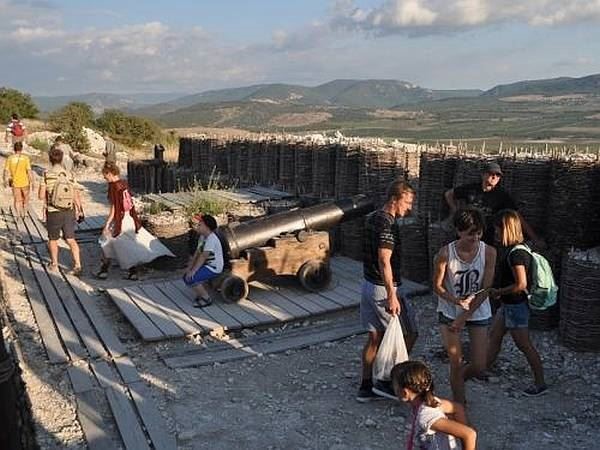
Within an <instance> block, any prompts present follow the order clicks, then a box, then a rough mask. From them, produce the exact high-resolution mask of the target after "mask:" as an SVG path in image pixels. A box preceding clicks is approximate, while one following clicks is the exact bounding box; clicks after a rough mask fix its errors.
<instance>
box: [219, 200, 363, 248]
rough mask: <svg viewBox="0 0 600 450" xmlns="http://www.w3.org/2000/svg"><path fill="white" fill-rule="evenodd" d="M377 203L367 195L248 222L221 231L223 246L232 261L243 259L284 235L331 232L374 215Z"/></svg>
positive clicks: (223, 228)
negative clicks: (245, 253)
mask: <svg viewBox="0 0 600 450" xmlns="http://www.w3.org/2000/svg"><path fill="white" fill-rule="evenodd" d="M373 209H374V205H373V202H372V201H371V200H370V199H368V198H367V196H365V195H355V196H354V197H350V198H345V199H342V200H337V201H334V202H327V203H322V204H319V205H315V206H310V207H308V208H298V209H294V210H291V211H285V212H281V213H278V214H273V215H272V216H269V217H263V218H258V219H254V220H251V221H248V222H244V223H242V224H240V225H238V226H237V227H235V228H230V227H228V226H226V227H222V228H220V229H219V232H218V234H219V236H220V238H221V242H222V243H223V244H224V246H225V251H226V253H227V256H228V257H229V258H239V256H240V253H241V252H242V251H243V250H246V249H248V248H252V247H260V246H262V245H265V244H266V243H267V242H268V241H269V240H270V239H273V238H274V237H276V236H279V235H280V234H283V233H294V232H297V231H302V230H307V231H312V230H314V231H319V230H327V229H329V228H331V227H333V226H335V225H337V224H338V223H340V222H343V221H346V220H351V219H354V218H357V217H360V216H363V215H365V214H367V213H369V212H371V211H373Z"/></svg>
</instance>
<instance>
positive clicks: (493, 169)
mask: <svg viewBox="0 0 600 450" xmlns="http://www.w3.org/2000/svg"><path fill="white" fill-rule="evenodd" d="M502 175H503V173H502V168H501V167H500V165H499V164H498V163H496V162H490V163H488V164H486V165H485V167H484V169H483V172H482V173H481V182H478V183H469V184H463V185H461V186H457V187H455V188H454V189H450V190H448V191H446V193H445V194H444V197H445V198H446V202H447V203H448V206H449V207H450V214H454V213H455V212H456V210H457V209H458V207H459V206H473V207H475V208H477V209H479V210H481V212H482V213H483V215H484V217H485V220H486V229H485V232H484V233H483V237H482V240H483V241H484V242H485V243H486V244H489V245H494V244H495V243H494V226H493V217H494V215H495V214H496V213H497V212H498V211H502V210H503V209H513V210H517V206H516V203H515V201H514V199H513V198H512V196H511V195H510V194H509V193H508V192H507V191H506V190H505V189H504V188H503V187H502V186H500V180H501V179H502ZM520 217H521V224H522V226H523V231H525V234H526V235H527V236H529V238H530V239H532V240H533V241H534V243H536V244H537V245H539V246H541V247H543V246H544V244H543V242H542V241H541V240H540V239H539V238H538V237H537V235H536V234H535V232H534V231H533V229H532V228H531V227H530V226H529V224H528V223H527V222H526V221H525V219H523V216H520Z"/></svg>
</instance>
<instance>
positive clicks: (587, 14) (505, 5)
mask: <svg viewBox="0 0 600 450" xmlns="http://www.w3.org/2000/svg"><path fill="white" fill-rule="evenodd" d="M582 21H600V0H385V1H384V2H383V3H382V4H381V5H380V6H377V7H373V8H368V9H365V8H360V7H358V6H356V3H355V2H354V1H353V0H338V1H336V2H335V4H334V17H333V20H332V24H333V25H334V26H337V27H341V28H347V29H359V30H363V31H368V32H373V33H376V34H408V35H417V34H419V35H421V34H436V33H446V32H456V31H462V30H467V29H471V28H475V27H482V26H486V25H493V24H498V23H524V24H528V25H532V26H557V25H564V24H572V23H577V22H582Z"/></svg>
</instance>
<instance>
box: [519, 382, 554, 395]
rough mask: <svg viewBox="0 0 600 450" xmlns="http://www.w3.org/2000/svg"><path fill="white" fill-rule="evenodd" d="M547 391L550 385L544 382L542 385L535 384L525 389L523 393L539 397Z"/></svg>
mask: <svg viewBox="0 0 600 450" xmlns="http://www.w3.org/2000/svg"><path fill="white" fill-rule="evenodd" d="M546 392H548V386H547V385H546V384H542V385H541V386H536V385H533V386H531V387H528V388H527V389H525V390H524V391H523V395H525V396H526V397H538V396H540V395H544V394H545V393H546Z"/></svg>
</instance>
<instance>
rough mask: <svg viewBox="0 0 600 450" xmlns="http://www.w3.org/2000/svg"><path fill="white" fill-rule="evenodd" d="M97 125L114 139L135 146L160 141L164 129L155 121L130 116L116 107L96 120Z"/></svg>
mask: <svg viewBox="0 0 600 450" xmlns="http://www.w3.org/2000/svg"><path fill="white" fill-rule="evenodd" d="M96 126H97V127H98V129H100V130H101V131H103V132H105V133H108V134H109V135H110V136H111V137H112V138H113V139H115V140H117V141H119V142H122V143H123V144H125V145H129V146H134V147H136V146H141V145H143V144H144V143H147V142H158V141H160V140H161V137H162V130H161V128H160V127H159V126H158V125H157V124H156V123H155V122H154V121H152V120H150V119H146V118H144V117H137V116H130V115H127V114H125V113H123V112H121V111H118V110H116V109H107V110H106V111H104V112H103V113H102V115H101V116H100V117H98V119H97V120H96Z"/></svg>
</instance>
